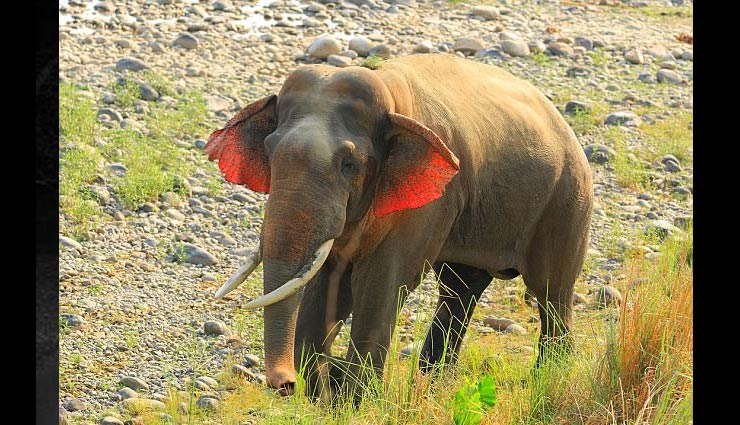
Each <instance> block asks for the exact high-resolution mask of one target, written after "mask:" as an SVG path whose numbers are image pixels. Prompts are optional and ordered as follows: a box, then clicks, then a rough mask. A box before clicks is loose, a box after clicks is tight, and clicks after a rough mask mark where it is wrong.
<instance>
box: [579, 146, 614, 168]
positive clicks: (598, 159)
mask: <svg viewBox="0 0 740 425" xmlns="http://www.w3.org/2000/svg"><path fill="white" fill-rule="evenodd" d="M583 153H585V154H586V158H588V162H593V163H595V164H605V163H606V162H608V161H609V159H611V158H613V157H614V155H615V152H614V150H613V149H611V148H609V147H607V146H604V145H599V144H593V145H588V146H586V147H585V148H583Z"/></svg>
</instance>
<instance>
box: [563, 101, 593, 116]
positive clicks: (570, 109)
mask: <svg viewBox="0 0 740 425" xmlns="http://www.w3.org/2000/svg"><path fill="white" fill-rule="evenodd" d="M590 111H591V105H590V104H588V103H585V102H581V101H578V100H571V101H569V102H568V103H566V104H565V110H564V111H563V114H565V115H576V114H578V113H583V112H586V113H588V112H590Z"/></svg>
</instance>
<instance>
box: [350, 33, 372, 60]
mask: <svg viewBox="0 0 740 425" xmlns="http://www.w3.org/2000/svg"><path fill="white" fill-rule="evenodd" d="M373 47H375V43H374V42H373V41H372V40H370V39H369V38H367V37H354V38H352V39H350V40H349V50H352V51H354V52H355V53H357V54H358V55H359V56H369V55H370V49H372V48H373Z"/></svg>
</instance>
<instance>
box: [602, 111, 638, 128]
mask: <svg viewBox="0 0 740 425" xmlns="http://www.w3.org/2000/svg"><path fill="white" fill-rule="evenodd" d="M604 124H606V125H623V126H625V127H637V126H638V125H640V117H638V116H637V114H635V113H634V112H632V111H617V112H612V113H610V114H609V115H607V116H606V119H605V120H604Z"/></svg>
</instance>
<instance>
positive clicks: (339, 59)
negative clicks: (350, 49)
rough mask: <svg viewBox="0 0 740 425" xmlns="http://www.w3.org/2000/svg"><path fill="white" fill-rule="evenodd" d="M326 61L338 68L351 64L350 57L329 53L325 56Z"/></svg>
mask: <svg viewBox="0 0 740 425" xmlns="http://www.w3.org/2000/svg"><path fill="white" fill-rule="evenodd" d="M326 63H328V64H329V65H334V66H336V67H339V68H344V67H347V66H350V65H352V59H350V58H348V57H346V56H340V55H329V56H327V57H326Z"/></svg>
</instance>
